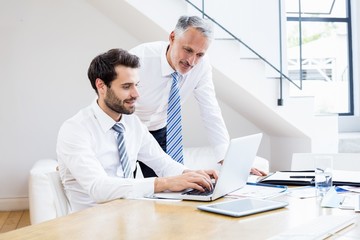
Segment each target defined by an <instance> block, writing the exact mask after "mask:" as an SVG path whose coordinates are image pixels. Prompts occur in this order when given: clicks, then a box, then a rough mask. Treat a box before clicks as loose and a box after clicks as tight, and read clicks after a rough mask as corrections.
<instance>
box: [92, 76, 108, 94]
mask: <svg viewBox="0 0 360 240" xmlns="http://www.w3.org/2000/svg"><path fill="white" fill-rule="evenodd" d="M95 86H96V88H97V90H98V93H99V94H100V93H104V91H105V88H106V85H105V83H104V81H103V80H101V79H100V78H97V79H96V80H95Z"/></svg>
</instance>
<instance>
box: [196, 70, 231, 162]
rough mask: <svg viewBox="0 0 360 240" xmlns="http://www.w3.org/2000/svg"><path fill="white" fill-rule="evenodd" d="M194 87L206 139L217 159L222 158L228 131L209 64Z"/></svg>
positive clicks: (227, 140)
mask: <svg viewBox="0 0 360 240" xmlns="http://www.w3.org/2000/svg"><path fill="white" fill-rule="evenodd" d="M206 65H207V64H205V66H204V68H207V69H206V70H205V71H204V72H203V75H202V77H201V80H200V81H199V83H198V85H197V86H196V88H195V89H194V97H195V99H196V100H197V102H198V104H199V108H200V115H201V118H202V121H203V123H204V126H205V129H206V132H207V137H208V140H209V142H210V144H211V146H212V147H213V148H214V152H215V157H216V159H217V161H220V160H223V159H224V157H225V154H226V151H227V148H228V145H229V133H228V131H227V128H226V125H225V122H224V119H223V117H222V114H221V109H220V107H219V104H218V101H217V99H216V95H215V89H214V84H213V81H212V69H211V66H210V64H209V65H208V66H206Z"/></svg>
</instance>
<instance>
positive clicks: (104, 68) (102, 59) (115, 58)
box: [88, 48, 140, 93]
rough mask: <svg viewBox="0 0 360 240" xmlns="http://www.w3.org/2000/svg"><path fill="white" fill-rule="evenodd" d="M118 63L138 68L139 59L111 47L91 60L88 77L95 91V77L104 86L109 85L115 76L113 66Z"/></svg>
mask: <svg viewBox="0 0 360 240" xmlns="http://www.w3.org/2000/svg"><path fill="white" fill-rule="evenodd" d="M119 65H122V66H125V67H130V68H139V67H140V61H139V58H138V57H137V56H135V55H132V54H130V53H128V52H127V51H125V50H123V49H120V48H119V49H111V50H109V51H107V52H105V53H102V54H100V55H98V56H96V57H95V58H94V59H93V60H92V61H91V63H90V66H89V69H88V78H89V80H90V83H91V86H92V87H93V88H94V89H95V92H96V93H97V89H96V85H95V81H96V79H97V78H100V79H101V80H103V82H104V83H105V85H106V86H108V87H110V86H111V82H112V81H113V80H114V79H115V78H116V71H115V67H116V66H119Z"/></svg>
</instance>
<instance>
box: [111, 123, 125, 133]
mask: <svg viewBox="0 0 360 240" xmlns="http://www.w3.org/2000/svg"><path fill="white" fill-rule="evenodd" d="M112 128H113V129H114V130H115V131H116V132H118V133H123V132H125V127H124V125H123V124H122V123H116V124H114V126H113V127H112Z"/></svg>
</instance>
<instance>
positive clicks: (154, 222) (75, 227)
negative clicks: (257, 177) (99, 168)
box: [0, 196, 360, 240]
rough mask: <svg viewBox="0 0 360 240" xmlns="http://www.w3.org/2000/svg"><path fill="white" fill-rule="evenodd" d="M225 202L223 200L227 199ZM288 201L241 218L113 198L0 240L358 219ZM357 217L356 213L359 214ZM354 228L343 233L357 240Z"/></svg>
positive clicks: (243, 232)
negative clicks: (329, 218) (337, 217)
mask: <svg viewBox="0 0 360 240" xmlns="http://www.w3.org/2000/svg"><path fill="white" fill-rule="evenodd" d="M227 199H228V198H225V199H221V200H220V201H224V200H225V201H226V200H227ZM278 200H287V201H289V206H288V207H286V208H282V209H278V210H274V211H270V212H264V213H260V214H256V215H251V216H247V217H241V218H233V217H228V216H222V215H217V214H212V213H207V212H203V211H200V210H197V209H196V206H198V205H200V204H207V203H200V202H191V201H183V202H179V201H153V200H115V201H112V202H109V203H106V204H102V205H99V206H96V207H93V208H89V209H86V210H84V211H81V212H77V213H74V214H70V215H68V216H65V217H61V218H58V219H54V220H51V221H47V222H44V223H41V224H37V225H33V226H28V227H25V228H21V229H18V230H15V231H11V232H7V233H4V234H0V239H11V240H16V239H27V240H30V239H51V240H56V239H66V240H68V239H86V240H88V239H157V240H158V239H221V240H225V239H252V240H253V239H267V238H269V237H271V236H274V235H276V234H279V233H281V232H283V231H284V230H287V229H290V228H293V227H295V226H297V225H300V224H304V223H307V222H309V221H311V220H312V219H314V218H316V217H317V216H321V215H350V214H352V215H356V213H354V211H353V210H339V209H330V208H320V207H319V206H318V204H319V203H318V201H317V200H316V198H310V199H297V198H294V197H287V196H282V197H279V198H278ZM357 215H359V214H357ZM359 218H360V217H359V216H358V218H357V224H355V225H352V226H350V227H349V228H347V229H345V230H343V231H342V232H341V233H340V235H341V236H342V237H345V236H346V237H348V238H346V239H359V236H360V219H359Z"/></svg>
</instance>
